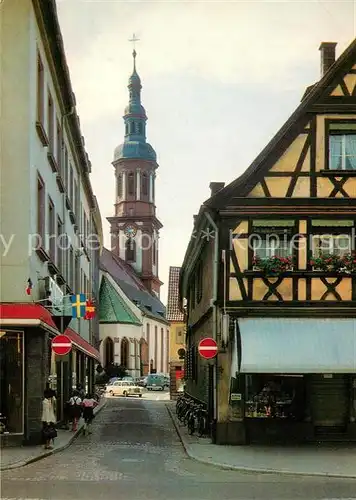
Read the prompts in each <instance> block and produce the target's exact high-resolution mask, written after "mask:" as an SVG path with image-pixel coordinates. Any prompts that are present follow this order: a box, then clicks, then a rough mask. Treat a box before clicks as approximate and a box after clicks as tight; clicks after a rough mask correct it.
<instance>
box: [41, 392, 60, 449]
mask: <svg viewBox="0 0 356 500" xmlns="http://www.w3.org/2000/svg"><path fill="white" fill-rule="evenodd" d="M55 410H56V398H55V397H54V396H53V392H52V391H51V390H50V389H47V390H45V392H44V398H43V401H42V425H43V436H44V440H45V443H46V444H45V448H46V449H47V450H48V449H52V446H51V441H52V442H54V438H55V437H57V431H56V429H55V423H56V421H57V419H56V416H55Z"/></svg>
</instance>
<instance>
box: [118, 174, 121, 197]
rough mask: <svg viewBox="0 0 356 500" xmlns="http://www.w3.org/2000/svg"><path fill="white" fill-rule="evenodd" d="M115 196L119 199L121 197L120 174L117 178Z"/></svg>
mask: <svg viewBox="0 0 356 500" xmlns="http://www.w3.org/2000/svg"><path fill="white" fill-rule="evenodd" d="M117 196H118V197H119V198H121V197H122V174H119V177H118V178H117Z"/></svg>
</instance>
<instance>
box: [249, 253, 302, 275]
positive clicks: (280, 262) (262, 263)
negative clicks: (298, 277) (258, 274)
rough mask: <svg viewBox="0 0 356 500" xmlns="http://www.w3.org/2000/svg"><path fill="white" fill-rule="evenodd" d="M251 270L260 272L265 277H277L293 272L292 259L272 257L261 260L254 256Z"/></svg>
mask: <svg viewBox="0 0 356 500" xmlns="http://www.w3.org/2000/svg"><path fill="white" fill-rule="evenodd" d="M252 265H253V269H254V270H256V271H262V272H263V273H264V274H265V275H266V276H278V275H279V274H281V273H284V272H286V271H292V270H293V259H292V257H278V256H277V255H274V256H273V257H266V258H261V257H258V256H255V257H254V258H253V261H252Z"/></svg>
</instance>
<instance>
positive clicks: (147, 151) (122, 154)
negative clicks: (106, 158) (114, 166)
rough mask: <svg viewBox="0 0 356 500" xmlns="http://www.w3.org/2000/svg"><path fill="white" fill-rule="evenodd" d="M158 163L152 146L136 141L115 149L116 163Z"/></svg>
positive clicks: (126, 142) (127, 142)
mask: <svg viewBox="0 0 356 500" xmlns="http://www.w3.org/2000/svg"><path fill="white" fill-rule="evenodd" d="M124 158H127V159H138V160H150V161H157V155H156V152H155V150H154V149H153V147H152V146H151V144H148V142H141V141H135V140H131V141H130V140H129V141H125V142H124V143H123V144H120V145H119V146H117V147H116V148H115V151H114V161H117V160H121V159H124Z"/></svg>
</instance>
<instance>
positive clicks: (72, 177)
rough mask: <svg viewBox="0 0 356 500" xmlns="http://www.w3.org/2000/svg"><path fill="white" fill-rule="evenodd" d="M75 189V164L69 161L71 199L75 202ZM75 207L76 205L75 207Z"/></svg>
mask: <svg viewBox="0 0 356 500" xmlns="http://www.w3.org/2000/svg"><path fill="white" fill-rule="evenodd" d="M73 189H74V172H73V165H72V164H71V163H69V200H70V202H71V203H72V204H73V197H74V193H73ZM73 209H74V207H73Z"/></svg>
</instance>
